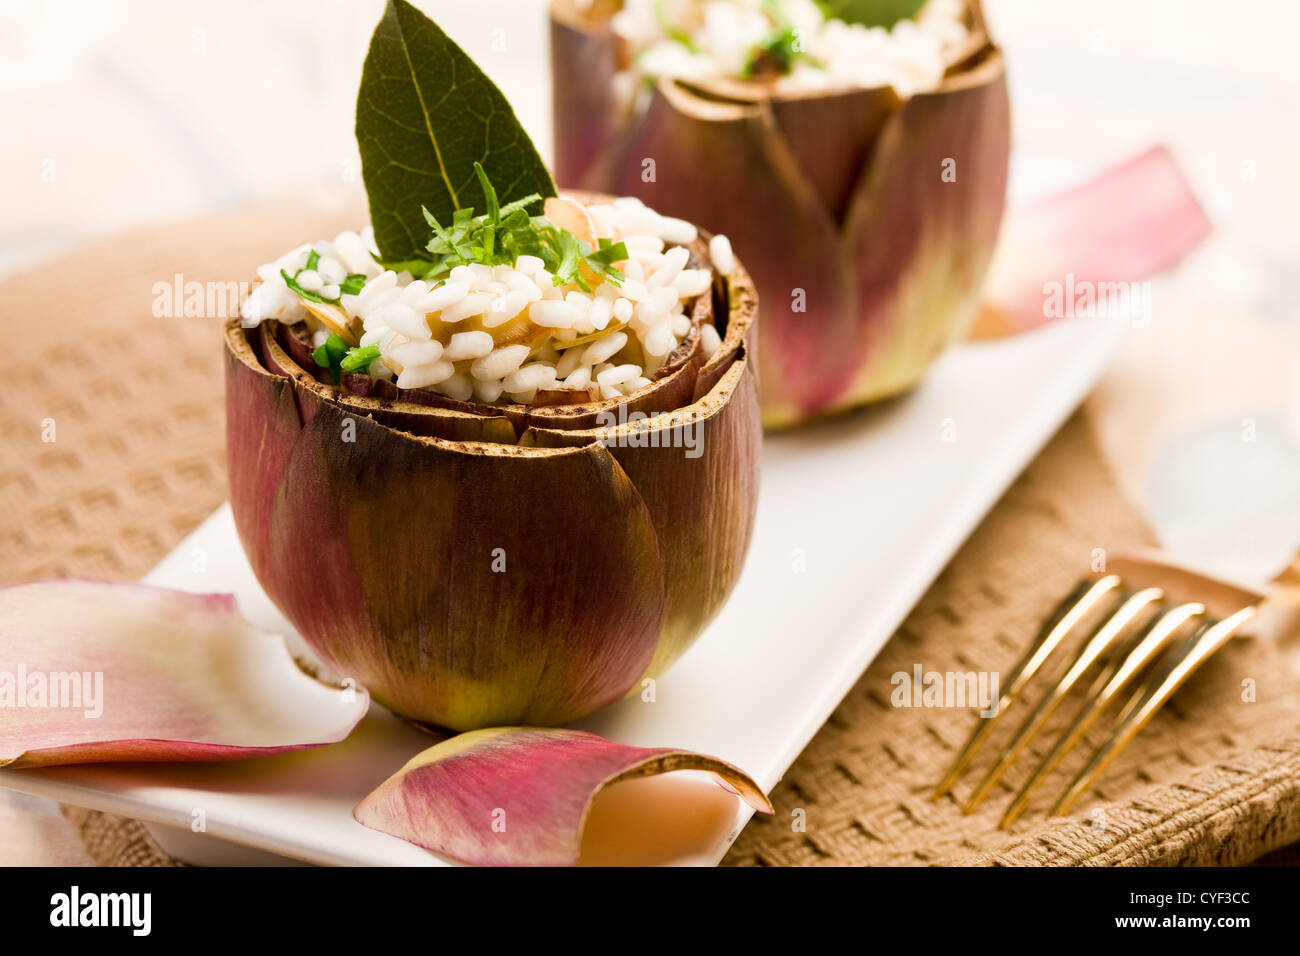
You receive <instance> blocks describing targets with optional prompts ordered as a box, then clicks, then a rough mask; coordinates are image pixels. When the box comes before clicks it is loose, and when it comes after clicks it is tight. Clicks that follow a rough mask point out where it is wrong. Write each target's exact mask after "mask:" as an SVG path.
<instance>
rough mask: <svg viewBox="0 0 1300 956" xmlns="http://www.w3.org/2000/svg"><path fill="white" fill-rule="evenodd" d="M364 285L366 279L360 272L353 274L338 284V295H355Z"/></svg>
mask: <svg viewBox="0 0 1300 956" xmlns="http://www.w3.org/2000/svg"><path fill="white" fill-rule="evenodd" d="M365 284H366V277H365V276H364V275H362V274H361V273H360V272H354V273H352V274H351V275H350V276H348V277H347V278H346V279H344V280H343V281H342V282H340V283H339V294H340V295H356V294H357V293H359V292H360V291H361V289H362V287H363V286H364V285H365Z"/></svg>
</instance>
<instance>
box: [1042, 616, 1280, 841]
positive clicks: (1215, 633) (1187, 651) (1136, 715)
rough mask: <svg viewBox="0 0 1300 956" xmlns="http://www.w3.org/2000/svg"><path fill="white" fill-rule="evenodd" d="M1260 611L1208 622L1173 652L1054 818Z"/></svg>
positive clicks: (1138, 693)
mask: <svg viewBox="0 0 1300 956" xmlns="http://www.w3.org/2000/svg"><path fill="white" fill-rule="evenodd" d="M1257 612H1258V607H1257V606H1256V605H1250V606H1249V607H1244V608H1242V609H1241V610H1240V611H1238V612H1237V613H1235V614H1232V615H1230V616H1228V617H1226V618H1224V619H1223V620H1222V621H1217V622H1207V623H1206V624H1205V626H1204V627H1202V628H1200V629H1199V630H1198V631H1197V632H1196V633H1195V634H1193V635H1192V637H1191V638H1189V639H1188V640H1187V641H1186V642H1184V644H1183V646H1182V647H1179V648H1175V649H1174V650H1173V651H1172V652H1170V655H1169V659H1168V660H1167V661H1166V662H1165V663H1164V664H1163V665H1162V666H1161V667H1160V668H1159V669H1158V670H1157V671H1156V672H1155V673H1154V674H1153V675H1152V676H1151V679H1150V680H1149V681H1148V682H1147V684H1146V685H1145V686H1143V687H1139V688H1138V689H1137V691H1135V692H1134V694H1133V696H1132V697H1131V698H1130V700H1129V702H1128V704H1127V705H1126V706H1125V708H1124V710H1123V711H1122V712H1121V714H1120V718H1119V722H1118V723H1117V724H1116V725H1115V729H1114V730H1112V731H1111V733H1110V736H1109V737H1107V738H1106V741H1105V743H1103V744H1102V745H1101V746H1100V747H1098V748H1097V752H1096V753H1094V754H1093V755H1092V759H1091V760H1089V761H1088V763H1087V765H1086V766H1084V768H1083V769H1082V770H1080V771H1079V773H1078V775H1077V776H1076V777H1075V778H1074V780H1072V781H1071V782H1070V785H1069V786H1068V787H1066V789H1065V792H1064V793H1063V794H1061V797H1060V799H1058V800H1057V801H1056V804H1055V805H1054V806H1053V807H1052V810H1051V815H1052V816H1059V815H1060V814H1063V813H1065V812H1067V811H1068V810H1069V809H1070V807H1071V806H1073V805H1074V802H1075V801H1076V800H1077V799H1079V796H1080V795H1081V794H1082V793H1083V792H1084V791H1085V790H1087V789H1088V787H1090V786H1091V785H1092V782H1093V781H1094V780H1095V779H1096V778H1097V776H1098V775H1099V774H1100V773H1101V772H1102V771H1103V770H1104V769H1106V766H1107V764H1109V763H1110V761H1111V760H1113V759H1114V758H1115V755H1116V754H1118V753H1119V752H1120V751H1121V750H1122V749H1123V748H1124V747H1125V746H1126V745H1127V744H1128V743H1129V741H1131V740H1132V739H1133V738H1134V737H1136V736H1137V734H1138V732H1139V731H1140V730H1141V729H1142V728H1143V727H1144V726H1146V723H1147V721H1149V720H1150V719H1151V718H1152V717H1153V716H1154V715H1155V713H1156V711H1158V710H1159V709H1160V708H1161V707H1162V706H1164V703H1165V701H1167V700H1169V698H1170V697H1172V696H1173V695H1174V692H1175V691H1176V690H1178V688H1179V687H1181V686H1182V684H1183V682H1184V681H1186V680H1187V678H1188V677H1190V676H1191V675H1192V674H1193V673H1194V672H1195V671H1196V669H1197V668H1198V667H1200V666H1201V664H1203V663H1204V662H1205V661H1206V659H1207V658H1209V657H1210V656H1211V655H1212V654H1214V652H1215V651H1217V650H1218V649H1219V648H1221V647H1222V646H1223V645H1224V644H1226V643H1227V642H1228V639H1229V638H1230V637H1232V635H1233V634H1234V633H1235V632H1236V631H1237V629H1238V628H1239V627H1241V626H1242V625H1243V624H1245V623H1246V622H1247V621H1249V620H1250V619H1251V618H1252V617H1254V616H1255V614H1256V613H1257Z"/></svg>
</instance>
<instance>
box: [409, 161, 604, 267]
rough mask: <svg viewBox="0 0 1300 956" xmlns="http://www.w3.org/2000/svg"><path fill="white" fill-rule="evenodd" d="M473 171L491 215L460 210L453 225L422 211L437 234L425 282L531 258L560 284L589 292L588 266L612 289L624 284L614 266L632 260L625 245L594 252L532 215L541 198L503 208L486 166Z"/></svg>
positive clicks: (430, 249)
mask: <svg viewBox="0 0 1300 956" xmlns="http://www.w3.org/2000/svg"><path fill="white" fill-rule="evenodd" d="M474 170H475V174H476V175H477V176H478V179H479V186H480V188H481V189H482V190H483V199H484V204H485V205H486V206H487V212H486V213H484V214H483V215H481V216H475V215H474V207H472V206H470V207H466V208H462V209H457V210H456V212H455V213H454V214H453V216H452V221H451V223H450V224H449V225H443V224H442V223H441V222H439V221H438V218H437V217H436V216H434V215H433V213H431V212H429V210H428V209H423V210H422V212H423V214H424V218H425V221H426V222H427V223H428V224H429V228H430V229H432V230H433V238H432V239H430V240H429V242H428V244H427V245H426V247H425V248H426V249H427V250H428V252H429V253H430V254H431V255H432V256H433V257H434V259H433V261H432V262H431V263H430V264H429V268H428V269H427V270H426V271H425V272H424V278H425V279H440V278H442V277H443V276H445V275H447V274H448V273H449V272H451V270H452V269H454V268H455V267H456V266H463V265H470V264H474V263H477V264H479V265H485V266H497V265H508V266H513V265H514V264H515V263H516V262H517V261H518V259H519V257H520V256H524V255H528V256H536V257H537V258H539V259H541V260H542V262H543V263H544V264H545V266H546V269H547V270H548V271H549V272H551V273H552V274H553V276H554V279H553V282H554V284H555V285H557V286H560V285H570V284H575V285H577V286H578V287H579V288H580V289H582V290H583V291H585V292H590V291H591V286H590V284H589V283H588V282H587V281H586V280H585V279H584V278H583V275H582V266H583V264H584V263H585V264H586V265H587V267H588V268H589V269H590V270H591V271H592V272H594V273H595V274H596V275H598V276H600V277H601V278H602V279H605V280H607V281H609V282H610V283H612V284H613V285H618V284H620V283H621V282H622V281H623V273H622V272H620V271H619V270H618V269H616V268H614V263H616V262H621V261H622V260H624V259H626V258H627V256H628V253H627V246H625V245H624V244H623V243H621V242H618V243H611V242H610V241H609V240H608V239H602V240H600V241H599V244H598V248H596V249H593V248H592V247H591V244H590V243H587V242H584V241H582V240H580V239H579V238H578V237H577V236H575V235H574V234H573V233H571V232H569V231H567V230H565V229H561V228H560V227H559V226H557V225H555V223H553V222H551V221H550V220H549V219H547V218H546V217H545V216H529V215H528V211H527V210H528V207H529V206H531V205H532V204H533V203H536V202H537V201H538V200H540V199H541V197H540V196H538V195H537V194H533V195H531V196H525V197H524V198H523V199H516V200H515V201H514V202H511V203H507V204H506V205H504V206H502V205H500V202H499V200H498V198H497V192H496V190H495V189H494V188H493V186H492V183H491V181H490V180H489V179H488V177H487V173H485V172H484V171H483V167H482V166H481V165H479V164H478V163H475V164H474Z"/></svg>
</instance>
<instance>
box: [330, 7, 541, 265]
mask: <svg viewBox="0 0 1300 956" xmlns="http://www.w3.org/2000/svg"><path fill="white" fill-rule="evenodd" d="M356 134H357V146H358V148H359V150H360V152H361V177H362V181H363V182H364V183H365V187H366V195H367V197H368V198H369V201H370V221H371V223H372V224H373V225H374V229H375V243H376V245H377V246H378V247H379V253H380V257H381V258H382V259H383V260H384V261H399V260H405V259H426V258H428V253H427V252H426V251H425V244H426V242H427V241H428V238H429V226H428V224H427V223H426V221H425V218H424V214H423V213H422V212H421V207H422V206H423V207H425V208H427V209H428V210H429V212H430V213H432V214H433V215H434V216H435V217H436V218H437V219H438V220H439V221H442V222H450V221H451V218H452V214H453V213H454V212H455V211H456V210H457V209H460V208H463V207H468V206H476V205H477V206H481V205H482V204H483V196H482V192H481V190H480V189H479V185H478V179H477V177H476V175H475V173H474V163H475V162H479V163H482V164H483V168H484V170H485V171H486V172H487V174H488V178H489V179H491V181H492V183H493V184H494V185H495V186H496V188H497V194H498V195H499V196H500V198H501V202H502V203H506V202H509V201H511V200H513V199H517V198H522V197H524V196H527V195H529V194H530V193H540V194H541V195H542V196H543V197H546V196H554V195H555V183H554V181H553V180H552V179H551V174H550V172H548V171H547V169H546V164H545V163H543V162H542V158H541V156H540V155H539V154H538V152H537V147H536V146H534V145H533V142H532V140H531V139H529V137H528V134H527V133H526V132H525V131H524V128H523V126H522V125H521V124H520V122H519V120H518V118H517V117H516V116H515V112H514V110H513V109H512V108H511V106H510V103H509V102H508V101H507V100H506V98H505V95H504V94H503V93H502V92H501V90H500V89H498V88H497V86H496V84H494V83H493V82H492V81H491V80H490V79H488V77H487V76H486V75H485V74H484V73H483V71H482V70H481V69H479V67H478V65H477V64H475V63H474V61H473V60H472V59H470V57H469V55H468V54H467V53H465V51H464V50H462V49H461V48H460V47H459V46H457V45H456V43H455V42H453V41H452V40H451V38H450V37H448V36H447V34H445V33H444V32H443V31H442V30H441V29H440V28H439V27H438V25H437V24H435V23H434V22H433V21H432V20H430V19H429V18H428V17H426V16H425V15H424V14H423V13H421V12H420V11H419V10H417V9H416V8H415V7H414V6H412V5H411V4H410V3H407V2H406V0H388V5H387V7H386V8H385V9H384V15H383V17H382V18H381V19H380V21H379V24H378V25H377V26H376V27H375V32H374V35H373V36H372V37H371V39H370V49H369V51H368V52H367V54H366V62H365V66H364V67H363V69H362V73H361V89H360V91H359V92H358V94H357V117H356ZM480 211H481V210H480Z"/></svg>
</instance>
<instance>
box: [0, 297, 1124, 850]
mask: <svg viewBox="0 0 1300 956" xmlns="http://www.w3.org/2000/svg"><path fill="white" fill-rule="evenodd" d="M1122 334H1123V327H1122V324H1120V323H1114V322H1107V321H1102V320H1097V319H1071V320H1066V321H1062V322H1059V323H1056V324H1054V325H1052V326H1049V327H1047V328H1044V329H1040V330H1038V331H1036V332H1032V333H1029V334H1026V335H1022V336H1019V337H1017V338H1013V339H1008V340H1003V341H997V342H990V343H979V344H969V345H963V346H961V347H959V348H956V349H953V350H952V351H950V352H949V353H948V354H947V355H945V356H944V357H943V358H942V359H941V360H940V361H939V362H938V363H937V364H936V366H935V367H934V369H933V370H932V371H931V372H930V374H929V376H928V377H927V378H926V380H925V383H924V384H923V385H922V387H921V388H919V389H918V390H917V391H916V392H915V393H914V394H912V395H910V396H908V397H906V398H904V399H902V400H899V401H896V402H891V403H888V404H886V405H884V406H882V407H880V408H876V409H872V410H869V411H866V412H864V413H860V414H854V415H849V416H845V417H843V418H839V419H836V420H833V421H829V422H826V423H823V424H820V425H816V426H814V427H811V428H807V429H803V430H800V431H797V432H795V433H793V434H788V435H780V436H776V437H773V438H770V439H769V440H768V441H767V443H766V445H765V448H764V460H763V483H762V492H761V495H760V499H759V508H758V521H757V526H756V529H755V533H754V541H753V546H752V547H751V549H750V552H749V558H748V562H747V564H746V567H745V571H744V574H743V576H742V578H741V580H740V583H739V584H738V586H737V588H736V591H735V593H734V594H733V595H732V597H731V600H730V601H729V602H728V604H727V606H726V607H725V609H724V610H723V612H722V614H721V615H720V616H719V618H718V620H717V621H716V622H715V623H714V624H713V626H712V627H710V628H709V630H708V631H707V632H706V633H705V634H704V635H703V636H702V637H701V638H700V640H699V642H698V643H697V644H696V645H695V646H694V647H693V648H692V649H691V650H690V651H689V652H688V653H687V654H686V656H685V657H683V658H682V659H681V661H679V662H678V663H677V665H676V666H674V667H673V668H672V669H671V670H670V671H669V672H668V673H667V674H665V675H663V676H662V677H661V678H660V679H659V681H658V685H657V688H656V695H655V696H656V700H655V702H654V703H644V702H642V701H641V700H640V699H631V700H627V701H624V702H622V703H620V704H618V705H616V706H614V707H611V708H609V709H608V710H606V711H604V712H602V713H600V714H598V715H596V716H594V717H591V718H589V719H587V720H585V721H583V722H582V724H581V726H582V727H583V728H585V729H588V730H592V731H595V732H596V733H599V734H602V735H604V736H606V737H609V738H612V739H614V740H619V741H624V742H626V743H630V744H637V745H644V746H672V747H682V748H686V749H690V750H696V751H700V752H702V753H707V754H712V755H714V756H717V757H721V758H722V759H724V760H727V761H729V762H731V763H733V764H735V765H737V766H739V767H741V768H743V769H744V770H746V771H748V772H749V773H750V774H752V775H753V776H754V778H755V779H756V780H757V781H758V782H759V784H760V785H761V786H762V787H763V788H764V789H765V790H767V789H770V788H771V787H772V786H773V785H774V784H775V783H776V782H777V781H778V780H779V779H780V778H781V776H782V774H784V773H785V771H786V769H787V768H788V767H789V766H790V764H791V763H793V762H794V760H795V758H796V757H797V756H798V755H799V752H800V751H801V750H802V749H803V748H804V747H805V746H806V745H807V743H808V741H809V740H810V739H812V736H813V735H814V734H815V733H816V732H817V730H818V728H819V727H821V725H822V724H823V722H825V720H826V718H827V717H828V716H829V715H830V713H831V711H832V710H834V708H835V707H836V705H837V704H838V703H839V701H840V700H841V699H842V698H843V696H844V694H846V693H847V692H848V690H849V689H850V688H851V687H852V685H853V683H854V682H855V681H856V680H857V678H858V676H859V675H860V674H861V673H862V671H863V670H864V669H865V668H866V667H867V665H868V664H869V663H870V662H871V660H872V659H873V658H874V657H875V656H876V654H877V653H878V652H879V650H880V649H881V647H882V646H884V644H885V642H886V641H887V640H888V639H889V637H890V635H891V634H892V633H893V632H894V630H895V629H896V628H897V627H898V625H899V624H900V623H901V622H902V620H903V618H904V617H905V616H906V614H907V613H908V611H909V610H910V609H911V608H912V607H913V606H914V605H915V604H916V602H917V600H918V599H919V598H920V597H921V595H922V594H923V593H924V591H925V589H926V588H927V587H929V585H930V583H931V582H932V581H933V580H934V578H935V577H936V576H937V575H938V573H939V571H940V570H942V568H943V566H944V565H945V564H946V563H947V562H948V561H949V559H950V558H951V557H952V555H953V554H954V552H955V551H956V550H957V548H958V547H959V546H960V545H961V543H962V542H963V541H964V540H965V539H966V537H967V536H968V535H969V534H970V532H971V531H972V530H973V529H974V527H975V525H976V524H977V523H978V522H979V520H980V519H981V518H982V517H983V516H984V514H985V513H986V512H987V511H988V510H989V508H990V507H991V506H992V505H993V504H994V502H995V501H997V499H998V498H999V497H1000V496H1001V494H1002V493H1003V491H1004V490H1005V489H1006V488H1007V486H1008V485H1009V484H1010V483H1011V482H1012V481H1013V480H1014V479H1015V477H1016V476H1017V475H1018V474H1019V473H1020V471H1021V470H1022V469H1023V468H1024V466H1025V465H1026V464H1027V463H1028V462H1029V461H1030V459H1031V458H1033V456H1034V455H1035V454H1036V453H1037V452H1038V450H1039V449H1040V448H1041V447H1042V446H1043V445H1044V443H1046V441H1047V440H1048V439H1049V438H1050V437H1051V436H1052V434H1053V433H1054V432H1055V431H1056V429H1057V428H1058V427H1059V426H1060V425H1061V423H1062V422H1063V421H1064V420H1065V419H1066V417H1067V416H1068V415H1069V414H1070V412H1071V411H1072V410H1073V409H1074V408H1075V407H1076V406H1077V405H1078V404H1079V403H1080V402H1081V401H1082V399H1083V398H1084V396H1085V395H1086V394H1087V392H1088V391H1089V389H1090V388H1091V387H1092V385H1093V384H1094V383H1095V382H1096V380H1097V378H1098V377H1099V375H1100V374H1101V372H1102V370H1103V369H1104V368H1105V365H1106V362H1107V360H1108V359H1109V357H1110V356H1111V354H1112V352H1113V350H1114V348H1115V347H1116V345H1117V343H1118V342H1119V341H1120V338H1121V336H1122ZM196 569H198V570H196ZM146 580H147V581H149V582H151V583H154V584H159V585H166V586H169V587H175V588H182V589H186V590H193V591H230V592H233V593H234V594H235V595H236V596H237V598H238V600H239V604H240V607H241V608H242V609H243V611H244V613H245V614H246V615H247V616H248V617H249V618H250V619H252V620H253V621H254V622H255V623H257V624H259V625H261V626H262V627H265V628H267V629H270V630H274V631H277V632H280V633H284V634H291V629H290V628H289V625H288V624H287V623H286V622H285V621H284V619H283V618H282V617H281V616H280V615H279V613H278V612H277V611H276V610H275V608H274V607H272V606H271V604H270V602H269V601H268V600H267V598H266V596H265V595H264V594H263V593H262V590H261V588H260V587H259V586H258V584H257V581H256V580H255V579H254V578H253V575H252V572H251V571H250V570H249V568H248V564H247V562H246V561H245V559H244V555H243V551H242V550H241V548H240V545H239V542H238V540H237V538H236V536H235V531H234V526H233V524H232V522H231V517H230V511H229V508H228V507H223V508H222V509H221V510H219V511H218V512H216V513H215V514H214V515H212V517H211V518H209V519H208V520H207V521H206V522H205V523H204V524H203V525H202V526H201V527H199V528H198V530H196V531H195V532H194V533H193V534H192V535H191V536H190V537H189V538H187V539H186V540H185V541H184V542H182V544H181V545H180V546H179V547H177V549H176V550H175V551H174V552H172V554H171V555H170V556H169V557H168V558H166V559H165V560H164V561H163V562H162V563H161V564H160V565H159V566H158V567H157V568H156V569H155V570H154V571H153V572H152V573H151V574H150V575H149V577H148V578H147V579H146ZM429 742H430V741H429V738H428V737H426V736H424V735H422V734H420V733H417V732H416V731H414V730H412V729H410V728H408V727H407V726H405V725H404V724H402V723H401V722H400V721H398V720H396V719H395V718H393V717H392V716H391V715H389V714H387V713H386V712H384V711H382V710H381V709H380V708H378V707H375V708H372V711H371V714H370V716H369V717H368V718H367V719H366V720H365V721H364V722H363V724H362V725H361V726H360V727H359V728H358V729H357V731H356V732H355V733H354V734H353V735H352V737H351V738H350V739H349V740H347V741H345V742H344V743H342V744H339V745H336V746H333V747H327V748H324V749H321V750H316V751H310V752H304V753H297V754H292V755H289V756H285V757H275V758H266V759H261V760H252V761H246V762H243V763H235V764H205V765H176V766H159V765H121V766H87V767H64V768H58V769H49V770H32V771H0V785H3V786H6V787H10V788H12V789H14V790H21V791H25V792H27V793H32V794H38V795H43V796H47V797H51V798H53V799H56V800H60V801H63V802H65V803H71V804H76V805H79V806H86V807H91V808H94V809H99V810H105V811H109V812H113V813H119V814H124V815H128V816H132V817H136V818H139V819H142V820H145V821H148V822H150V823H153V824H161V825H162V827H161V828H155V833H156V834H158V835H159V836H160V839H163V840H164V844H165V845H167V846H168V847H169V848H172V849H173V850H174V851H175V852H180V853H182V854H184V855H186V856H187V857H188V858H191V859H195V860H196V861H215V860H226V861H230V862H250V861H255V860H257V859H259V858H260V859H261V860H263V861H265V860H268V859H275V858H276V857H280V858H283V857H290V858H293V859H296V860H303V861H309V862H315V863H332V864H388V865H401V864H424V865H428V864H437V863H440V862H442V861H441V860H439V859H438V858H437V857H435V856H433V855H432V854H429V853H426V852H425V851H423V850H420V849H418V848H416V847H414V846H411V845H409V844H406V843H403V842H401V841H400V840H397V839H395V838H392V837H389V836H385V835H384V834H381V833H378V832H375V831H373V830H368V829H366V828H365V827H363V826H361V825H360V824H358V823H356V822H355V821H354V820H353V819H352V808H353V806H355V805H356V803H357V802H358V801H359V800H360V799H361V798H362V797H363V796H365V795H366V794H367V793H368V792H369V791H370V790H372V789H373V788H374V787H375V786H377V785H378V784H379V783H380V782H381V781H383V780H384V779H386V778H387V777H388V776H389V775H390V774H391V773H393V772H394V771H395V770H397V769H398V768H399V767H400V766H401V765H402V764H403V763H404V762H405V761H406V760H407V759H409V758H410V757H411V756H412V755H413V754H415V753H416V752H418V751H419V750H421V749H423V748H424V747H426V746H428V744H429ZM737 802H739V801H737ZM200 811H201V818H202V820H203V822H204V827H205V835H204V836H202V837H201V838H198V839H197V840H196V839H195V838H193V837H192V836H191V824H192V823H193V821H194V820H195V819H198V818H199V812H200ZM749 814H750V811H749V810H748V808H745V807H743V806H742V807H741V808H740V809H738V810H737V813H736V816H735V818H734V819H733V820H730V821H723V825H720V826H718V827H715V828H714V831H715V832H712V834H711V835H710V836H709V837H708V838H707V839H705V840H704V841H703V843H704V844H706V845H701V846H700V847H699V848H698V850H696V851H692V852H691V853H689V854H687V855H685V856H683V857H677V858H676V859H674V860H673V862H679V863H704V864H712V863H716V862H717V861H718V860H720V859H721V858H722V856H723V854H724V853H725V852H726V850H727V848H728V847H729V846H730V845H731V843H732V841H733V840H734V839H735V837H736V835H737V834H738V833H739V832H740V828H741V827H742V826H743V825H744V824H745V822H746V821H747V820H748V818H749ZM222 841H228V842H222ZM232 844H234V845H232ZM250 848H251V851H250ZM256 851H261V853H262V854H267V853H269V854H274V855H276V857H266V856H263V855H260V854H259V853H257V852H256Z"/></svg>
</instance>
